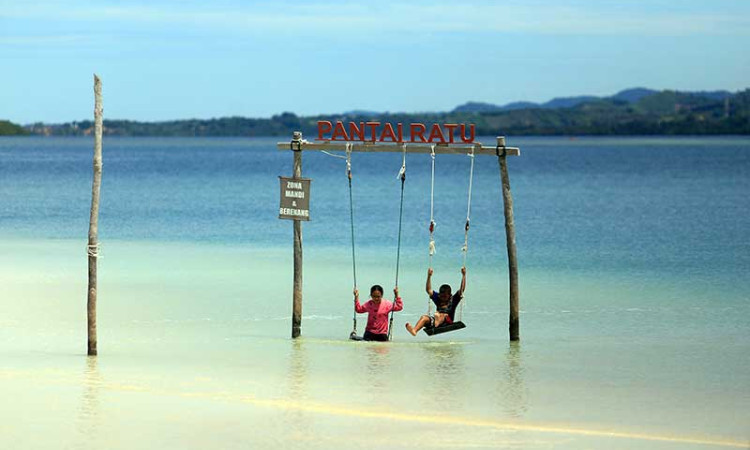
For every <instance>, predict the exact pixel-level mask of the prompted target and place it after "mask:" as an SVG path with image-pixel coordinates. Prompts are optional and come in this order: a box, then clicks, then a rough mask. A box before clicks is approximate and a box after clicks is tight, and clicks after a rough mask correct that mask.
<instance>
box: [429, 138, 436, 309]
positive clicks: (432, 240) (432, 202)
mask: <svg viewBox="0 0 750 450" xmlns="http://www.w3.org/2000/svg"><path fill="white" fill-rule="evenodd" d="M430 158H432V172H431V176H430V246H429V253H430V262H429V268H430V269H432V256H433V255H434V254H435V238H434V233H435V225H436V224H435V216H434V211H435V145H432V146H431V147H430ZM427 315H428V316H430V315H432V294H430V295H429V296H428V297H427Z"/></svg>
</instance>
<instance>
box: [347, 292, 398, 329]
mask: <svg viewBox="0 0 750 450" xmlns="http://www.w3.org/2000/svg"><path fill="white" fill-rule="evenodd" d="M402 309H404V303H403V302H402V301H401V297H397V298H396V304H395V305H394V304H393V303H391V302H390V301H388V300H386V299H382V300H380V304H378V305H376V304H375V302H373V301H372V300H368V301H366V302H365V304H364V305H360V304H359V300H354V310H355V311H357V312H358V313H367V314H368V315H367V327H366V328H365V330H367V331H369V332H370V333H374V334H386V333H388V313H390V312H391V310H393V311H401V310H402Z"/></svg>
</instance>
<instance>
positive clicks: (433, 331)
mask: <svg viewBox="0 0 750 450" xmlns="http://www.w3.org/2000/svg"><path fill="white" fill-rule="evenodd" d="M461 328H466V325H464V323H463V322H461V321H457V322H453V323H452V324H450V325H440V326H439V327H433V328H422V331H424V332H425V333H427V335H428V336H432V335H435V334H441V333H447V332H449V331H456V330H460V329H461Z"/></svg>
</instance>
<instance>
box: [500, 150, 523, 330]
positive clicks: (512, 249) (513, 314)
mask: <svg viewBox="0 0 750 450" xmlns="http://www.w3.org/2000/svg"><path fill="white" fill-rule="evenodd" d="M506 156H507V153H506V151H505V138H504V137H498V138H497V159H498V162H499V163H500V178H501V180H502V183H503V211H504V213H505V241H506V245H507V247H508V275H509V277H510V319H509V327H508V331H509V332H510V340H511V341H518V340H520V339H521V337H520V334H519V319H518V259H517V255H516V225H515V223H514V222H513V196H512V195H511V193H510V178H509V177H508V164H507V161H506Z"/></svg>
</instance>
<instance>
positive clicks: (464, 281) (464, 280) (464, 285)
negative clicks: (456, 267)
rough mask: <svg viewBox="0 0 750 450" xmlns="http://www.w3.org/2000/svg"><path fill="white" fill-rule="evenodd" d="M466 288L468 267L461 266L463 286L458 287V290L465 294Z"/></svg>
mask: <svg viewBox="0 0 750 450" xmlns="http://www.w3.org/2000/svg"><path fill="white" fill-rule="evenodd" d="M465 290H466V267H461V287H460V288H458V292H460V293H461V295H462V296H463V295H464V291H465Z"/></svg>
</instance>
